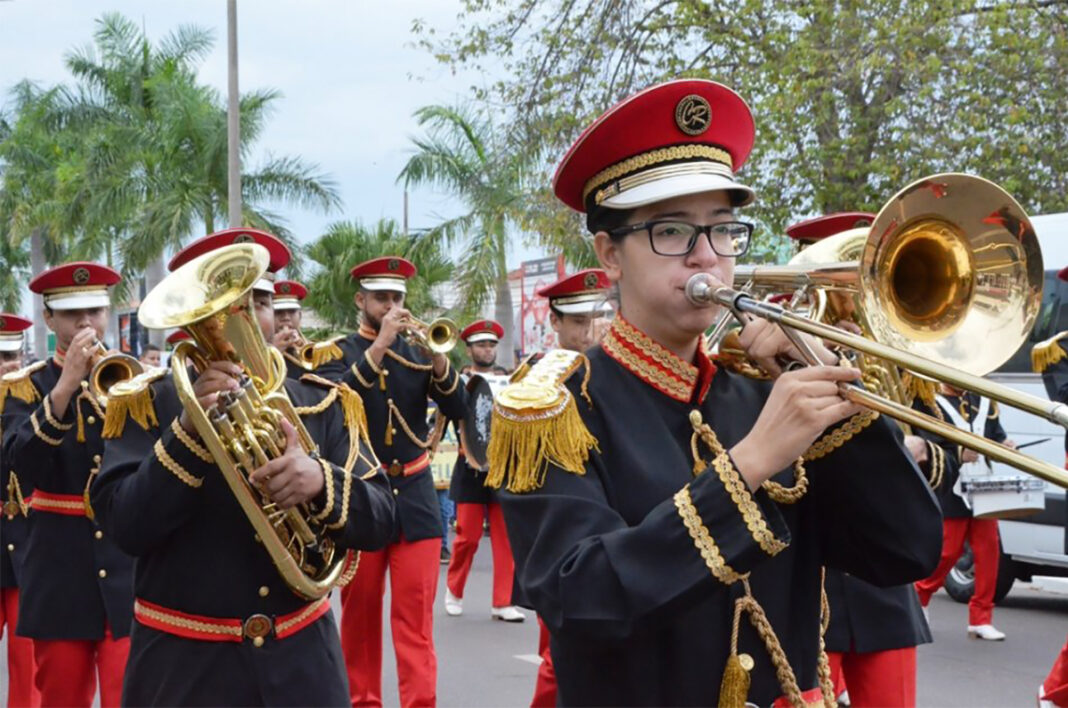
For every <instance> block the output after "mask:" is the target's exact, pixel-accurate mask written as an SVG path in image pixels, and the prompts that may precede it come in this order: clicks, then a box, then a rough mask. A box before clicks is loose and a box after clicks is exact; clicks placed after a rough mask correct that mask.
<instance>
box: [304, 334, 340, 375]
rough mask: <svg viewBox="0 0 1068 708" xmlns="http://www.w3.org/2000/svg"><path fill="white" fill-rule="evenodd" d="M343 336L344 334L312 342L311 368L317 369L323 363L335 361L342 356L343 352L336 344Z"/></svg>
mask: <svg viewBox="0 0 1068 708" xmlns="http://www.w3.org/2000/svg"><path fill="white" fill-rule="evenodd" d="M344 338H345V337H344V336H342V335H339V336H337V337H332V338H330V339H326V340H324V341H322V342H316V343H315V344H313V345H312V349H311V368H312V370H315V369H318V368H319V367H320V366H322V365H323V364H328V363H330V362H331V361H337V360H339V359H341V358H342V357H344V356H345V354H344V353H343V352H342V351H341V347H340V346H338V342H340V341H341V340H342V339H344Z"/></svg>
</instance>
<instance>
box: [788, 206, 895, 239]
mask: <svg viewBox="0 0 1068 708" xmlns="http://www.w3.org/2000/svg"><path fill="white" fill-rule="evenodd" d="M873 221H875V214H869V213H868V212H866V211H843V212H839V213H837V214H827V215H826V216H817V217H816V218H815V219H806V220H805V221H799V222H797V223H796V224H793V225H792V226H788V227H786V235H787V236H789V237H790V238H792V239H796V240H798V241H800V242H801V243H804V244H810V243H815V242H816V241H820V240H822V239H825V238H827V237H828V236H834V235H835V234H840V233H842V232H843V231H849V230H850V229H860V228H867V227H869V226H871V222H873Z"/></svg>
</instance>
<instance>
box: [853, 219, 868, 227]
mask: <svg viewBox="0 0 1068 708" xmlns="http://www.w3.org/2000/svg"><path fill="white" fill-rule="evenodd" d="M865 226H871V219H857V220H856V221H855V222H854V223H853V228H854V229H860V228H863V227H865Z"/></svg>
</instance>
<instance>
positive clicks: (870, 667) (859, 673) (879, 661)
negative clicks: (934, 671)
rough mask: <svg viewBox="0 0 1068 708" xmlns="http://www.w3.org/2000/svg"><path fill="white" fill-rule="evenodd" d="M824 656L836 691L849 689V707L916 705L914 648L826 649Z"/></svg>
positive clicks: (903, 707) (905, 706)
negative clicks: (874, 649) (880, 649)
mask: <svg viewBox="0 0 1068 708" xmlns="http://www.w3.org/2000/svg"><path fill="white" fill-rule="evenodd" d="M827 658H828V659H829V660H830V664H831V683H832V684H834V690H835V693H836V694H838V693H841V692H842V691H843V690H844V688H848V689H849V704H850V705H851V706H855V707H856V708H912V707H913V706H915V705H916V647H907V648H905V649H889V650H887V651H873V652H865V653H860V652H848V653H844V654H843V653H840V652H834V651H829V652H827ZM843 679H844V686H843Z"/></svg>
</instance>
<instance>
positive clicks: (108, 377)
mask: <svg viewBox="0 0 1068 708" xmlns="http://www.w3.org/2000/svg"><path fill="white" fill-rule="evenodd" d="M92 348H93V352H92V359H91V360H92V362H93V368H92V369H91V370H90V371H89V392H90V393H91V394H92V395H93V398H95V399H96V400H97V401H99V402H100V403H101V405H107V400H108V398H107V396H108V390H109V389H110V388H111V387H112V386H114V385H115V384H117V383H120V382H122V381H129V380H130V379H132V378H134V377H135V376H140V375H141V374H143V373H145V365H144V364H142V363H141V362H139V361H138V360H137V359H135V358H133V357H132V356H130V355H129V354H122V353H121V352H115V353H108V348H107V347H105V346H104V343H103V342H101V341H100V340H99V339H94V340H93V345H92Z"/></svg>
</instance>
